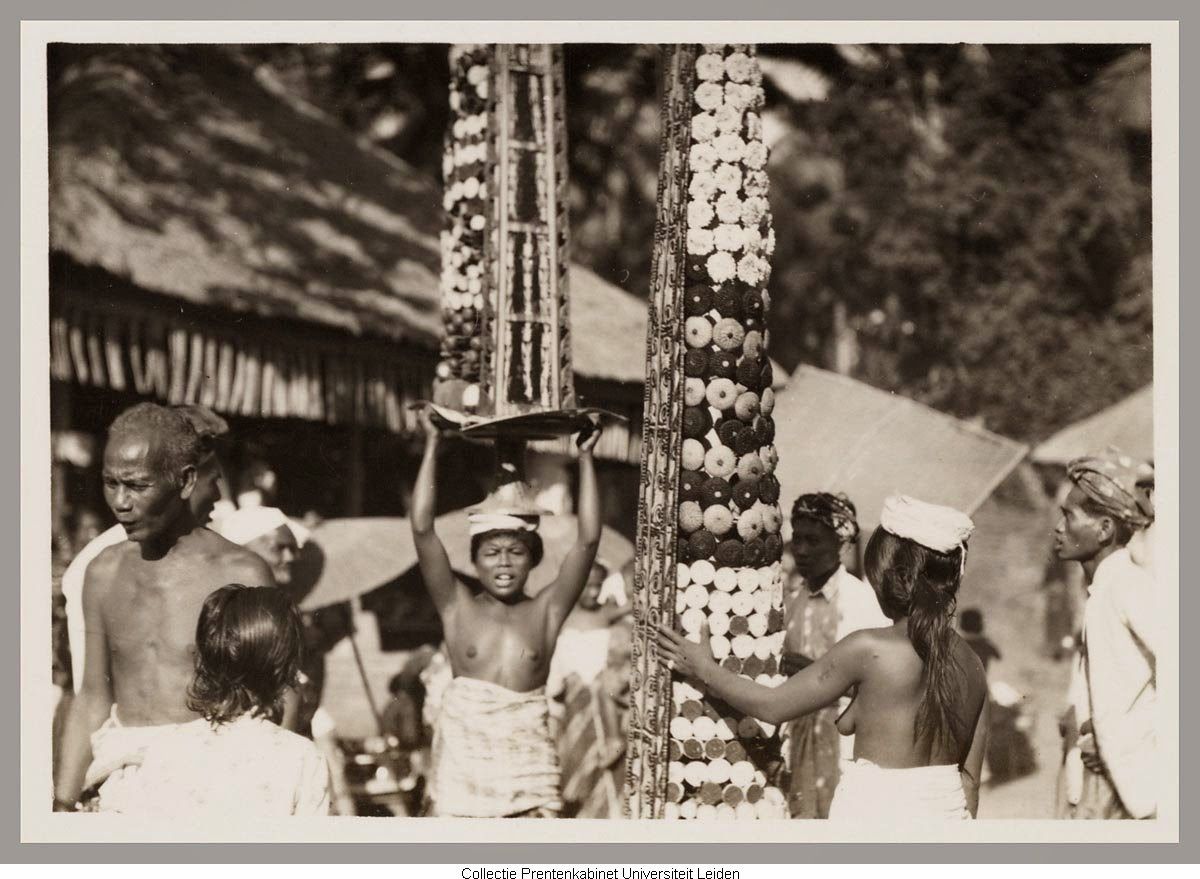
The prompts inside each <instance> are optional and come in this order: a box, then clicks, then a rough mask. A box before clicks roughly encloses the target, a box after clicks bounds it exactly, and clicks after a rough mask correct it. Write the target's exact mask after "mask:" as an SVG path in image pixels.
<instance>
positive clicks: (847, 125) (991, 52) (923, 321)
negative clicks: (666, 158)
mask: <svg viewBox="0 0 1200 879" xmlns="http://www.w3.org/2000/svg"><path fill="white" fill-rule="evenodd" d="M242 51H243V52H245V53H246V55H247V57H248V59H249V60H251V61H252V62H254V63H267V64H270V65H271V66H272V67H273V68H274V70H275V71H276V73H277V74H278V75H279V77H280V78H281V79H282V80H283V81H284V82H285V83H287V84H288V85H289V87H291V88H293V89H295V90H296V92H297V93H298V94H300V95H302V96H303V97H305V98H306V99H308V100H310V101H311V102H312V103H314V104H316V105H317V106H319V107H321V108H323V109H325V110H326V111H327V112H329V113H331V114H332V115H334V116H336V117H337V118H339V119H341V120H342V121H343V122H344V123H345V124H346V125H347V126H349V127H350V128H351V129H353V130H354V131H356V132H357V133H359V134H361V135H363V136H364V137H367V138H369V139H371V140H374V141H375V142H376V143H378V144H380V145H382V146H384V147H385V148H387V149H390V150H392V151H394V152H395V153H397V154H398V155H400V156H401V157H403V158H404V159H406V160H407V161H409V162H410V163H412V164H414V165H415V166H417V167H418V168H419V169H421V170H422V171H424V172H425V173H428V174H429V175H431V176H435V177H436V176H438V175H439V174H440V154H441V144H442V138H443V135H444V127H445V123H446V116H447V113H446V106H445V105H446V83H447V81H448V74H447V70H446V47H445V46H439V45H407V44H380V45H361V44H357V45H336V44H316V45H306V46H257V47H246V48H244V49H243V50H242ZM760 52H761V54H762V56H763V58H764V59H765V61H766V62H767V65H768V117H769V122H770V124H771V126H770V131H773V132H774V134H775V137H774V140H773V144H772V158H771V165H770V172H771V185H772V208H773V211H774V215H775V228H776V229H777V230H778V236H779V243H778V247H777V250H776V253H775V256H774V259H773V265H774V274H773V278H772V281H771V292H772V297H773V307H772V321H771V324H772V329H773V339H772V353H773V355H774V356H775V357H776V358H777V359H778V360H780V361H781V362H782V363H783V365H784V366H786V367H787V368H789V369H790V368H792V367H794V366H795V365H796V364H797V363H799V362H802V361H803V362H810V363H816V364H820V365H826V366H833V364H834V362H835V356H834V349H835V347H836V346H835V344H834V343H835V342H838V341H840V342H842V343H845V342H846V341H847V340H851V341H852V343H853V344H852V345H851V348H852V350H853V351H855V352H856V356H855V357H853V358H852V359H851V363H850V364H849V366H850V371H851V372H852V374H854V375H856V376H857V377H859V378H862V379H864V380H866V381H868V382H870V383H871V384H874V385H876V386H879V387H883V388H888V389H892V390H896V391H899V392H902V393H905V394H908V395H910V396H913V397H916V398H918V399H921V400H923V401H925V402H927V403H929V404H931V405H933V406H935V407H937V408H939V409H942V410H945V411H948V412H952V413H954V414H957V415H960V416H964V417H974V418H979V419H981V420H982V422H983V423H985V424H986V425H987V426H988V427H991V428H993V429H996V430H999V431H1001V432H1003V433H1006V434H1009V435H1012V436H1015V437H1020V438H1024V439H1030V440H1033V439H1038V438H1040V437H1043V436H1045V435H1047V434H1048V433H1050V432H1052V431H1053V430H1055V429H1057V428H1058V427H1061V426H1062V425H1064V424H1066V423H1069V422H1070V421H1073V420H1075V419H1077V418H1079V417H1082V416H1084V415H1087V414H1089V413H1090V412H1093V411H1096V410H1097V409H1099V408H1101V407H1102V406H1104V405H1107V404H1109V403H1112V402H1114V401H1116V400H1117V399H1119V398H1120V397H1121V396H1123V395H1124V394H1126V393H1128V392H1130V391H1133V390H1135V389H1137V388H1138V387H1141V386H1142V385H1144V384H1145V383H1146V382H1147V381H1149V379H1150V377H1151V361H1152V357H1151V286H1150V254H1151V246H1150V181H1149V178H1150V175H1149V168H1150V162H1149V135H1148V132H1147V131H1146V130H1145V127H1146V126H1145V125H1144V124H1140V123H1139V122H1138V121H1137V120H1138V119H1139V117H1140V115H1144V114H1142V113H1141V111H1140V110H1139V106H1138V102H1144V103H1145V105H1146V106H1148V101H1149V84H1148V83H1149V77H1148V50H1146V49H1144V48H1139V47H1127V46H1065V45H1025V46H1022V45H1001V46H986V47H985V46H963V45H937V46H922V45H905V46H861V47H832V46H818V45H811V46H810V45H765V46H762V47H760ZM657 58H658V53H657V50H656V49H655V48H654V47H652V46H639V45H570V46H568V47H567V49H566V65H565V69H566V79H567V102H568V103H567V106H568V139H569V148H570V159H571V175H572V189H571V223H572V233H573V247H574V249H575V256H576V259H578V260H579V261H580V262H582V263H584V264H586V265H588V266H590V267H592V268H593V269H594V270H596V271H597V272H598V273H599V274H601V275H602V276H604V277H606V278H608V279H609V280H611V281H613V282H614V283H617V284H619V285H621V286H623V287H625V288H626V289H628V290H630V291H631V292H634V293H637V294H639V295H645V294H646V292H647V286H648V282H649V281H648V279H649V269H650V255H651V254H650V248H651V241H652V235H653V227H654V213H655V211H654V207H655V206H654V197H655V190H656V177H657V166H658V158H659V142H658V135H659V127H658V111H659V98H660V96H659V94H658V88H659V87H658V81H657ZM771 62H778V64H777V66H778V67H779V69H780V70H783V71H784V73H786V72H787V71H788V70H791V71H793V72H794V71H796V70H800V71H805V72H807V75H808V76H809V77H810V78H815V80H817V81H820V82H823V83H824V86H825V87H824V89H823V91H824V94H823V95H816V96H815V98H816V99H814V95H812V94H800V95H797V93H796V90H795V89H794V88H789V87H788V83H787V82H786V76H784V75H782V74H781V75H778V76H775V75H773V74H772V67H771ZM1131 102H1132V106H1131Z"/></svg>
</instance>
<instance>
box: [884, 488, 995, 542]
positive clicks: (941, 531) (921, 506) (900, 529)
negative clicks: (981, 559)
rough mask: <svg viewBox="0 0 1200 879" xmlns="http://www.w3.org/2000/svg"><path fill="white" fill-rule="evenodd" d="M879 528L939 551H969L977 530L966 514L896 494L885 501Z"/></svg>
mask: <svg viewBox="0 0 1200 879" xmlns="http://www.w3.org/2000/svg"><path fill="white" fill-rule="evenodd" d="M879 526H880V527H881V528H883V529H884V530H885V531H887V532H889V533H890V534H894V535H896V536H897V537H905V538H907V539H909V540H911V541H913V542H914V543H919V544H921V546H924V547H928V548H929V549H932V550H934V551H935V552H953V551H954V550H956V549H965V548H966V544H967V540H968V538H970V536H971V532H973V531H974V530H975V523H974V522H972V521H971V517H970V516H968V515H967V514H966V513H963V512H960V511H959V510H956V509H954V508H953V507H943V506H941V505H939V504H929V503H926V502H925V501H919V500H917V499H916V498H912V497H908V496H907V495H892V496H891V497H889V498H888V499H887V500H886V501H884V502H883V512H882V513H880V514H879Z"/></svg>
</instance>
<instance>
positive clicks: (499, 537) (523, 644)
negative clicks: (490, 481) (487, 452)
mask: <svg viewBox="0 0 1200 879" xmlns="http://www.w3.org/2000/svg"><path fill="white" fill-rule="evenodd" d="M421 420H422V425H423V427H424V429H425V437H426V444H425V454H424V457H423V458H422V460H421V468H420V470H419V471H418V473H417V482H416V485H415V487H414V490H413V509H412V528H413V538H414V541H415V543H416V548H417V559H418V561H419V563H420V566H421V576H422V578H423V579H424V581H425V586H426V588H427V589H428V590H429V594H430V597H431V598H432V599H433V603H434V606H435V607H436V608H437V611H438V615H439V616H440V617H441V620H442V627H443V630H444V632H445V638H446V646H447V649H448V652H449V655H450V667H451V670H452V671H453V673H454V679H453V680H452V681H451V683H450V685H449V686H448V687H447V689H446V691H445V693H444V694H443V696H442V699H441V706H440V709H439V711H438V716H437V726H436V728H435V730H434V740H433V772H432V782H431V787H432V798H433V807H434V812H435V814H437V815H439V816H459V817H473V818H491V817H536V818H549V817H555V816H557V815H558V813H559V811H560V810H561V808H562V795H561V791H560V771H559V764H558V757H557V754H556V750H555V744H554V742H553V741H552V740H551V737H550V729H549V706H548V704H547V702H546V680H547V677H548V675H549V671H550V657H551V655H552V654H553V652H554V645H555V642H556V641H557V639H558V634H559V631H560V630H561V629H562V625H563V622H564V621H565V620H566V618H567V615H568V614H569V613H570V612H571V609H572V608H573V607H574V606H575V604H576V602H577V601H578V599H579V596H580V594H581V593H582V592H583V589H584V585H585V584H586V583H587V579H588V574H589V572H590V571H591V568H592V562H593V560H594V559H595V558H596V550H597V548H598V547H599V544H600V499H599V493H598V492H597V488H596V470H595V465H594V464H593V462H592V449H593V448H594V447H595V445H596V440H597V439H598V438H599V435H600V429H599V424H598V423H593V426H592V428H591V430H585V431H583V432H581V434H580V436H579V439H578V447H579V502H578V523H579V530H578V534H577V536H576V539H575V543H574V545H573V546H572V547H571V549H570V550H569V551H568V552H567V554H566V557H565V558H564V559H563V562H562V566H561V567H560V568H559V571H558V576H557V577H556V578H555V580H554V581H553V582H552V583H551V584H550V585H549V586H547V587H545V588H544V589H543V590H542V591H540V592H538V594H537V595H535V596H529V595H527V594H526V592H525V583H526V580H527V579H528V577H529V573H530V571H532V570H533V568H535V567H536V566H537V564H538V562H540V561H541V558H542V553H543V546H542V540H541V537H540V536H539V534H538V531H537V527H538V521H539V518H538V515H537V511H536V509H535V508H534V506H533V505H532V504H531V503H530V502H529V499H528V498H526V497H525V496H524V495H523V493H522V491H521V483H519V482H509V483H508V484H507V485H506V486H505V489H507V490H508V491H507V493H503V492H498V493H497V494H496V495H493V497H492V503H491V504H489V505H487V508H483V509H479V510H476V511H474V512H472V514H471V516H470V536H471V558H472V560H473V562H474V565H475V572H476V574H477V576H478V579H479V585H480V588H479V589H472V588H470V587H469V586H468V585H467V584H466V583H464V582H463V581H462V580H461V579H459V577H458V576H456V575H455V573H454V571H453V570H452V569H451V567H450V559H449V557H448V556H447V554H446V549H445V547H444V546H443V545H442V542H441V540H440V539H439V538H438V536H437V533H436V532H435V531H434V510H435V509H436V506H437V504H436V470H437V450H438V445H439V439H440V437H439V431H438V428H437V427H436V426H435V425H434V423H433V422H432V421H431V420H430V413H429V411H428V410H425V411H423V412H422V415H421Z"/></svg>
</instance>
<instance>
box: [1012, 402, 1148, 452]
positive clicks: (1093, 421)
mask: <svg viewBox="0 0 1200 879" xmlns="http://www.w3.org/2000/svg"><path fill="white" fill-rule="evenodd" d="M1108 446H1116V447H1117V448H1118V449H1120V450H1121V451H1122V452H1125V453H1126V454H1128V455H1132V456H1133V457H1135V458H1141V459H1142V460H1144V461H1153V460H1154V386H1153V385H1146V387H1144V388H1142V389H1141V390H1140V391H1138V392H1137V393H1134V394H1130V395H1129V396H1128V397H1126V398H1125V399H1124V400H1122V401H1121V402H1119V403H1115V404H1113V405H1112V406H1109V407H1108V408H1107V409H1101V410H1100V411H1099V412H1097V413H1096V414H1095V415H1090V416H1088V417H1087V418H1085V419H1083V420H1082V421H1076V422H1075V423H1074V424H1071V425H1068V426H1067V427H1064V428H1063V429H1062V430H1060V431H1059V432H1058V433H1056V434H1054V436H1052V437H1050V438H1049V439H1048V440H1046V441H1045V442H1044V443H1042V444H1041V445H1039V446H1038V447H1037V448H1035V449H1034V450H1033V460H1035V461H1037V462H1038V463H1039V464H1064V465H1065V464H1067V463H1068V462H1069V461H1071V460H1073V459H1074V458H1078V457H1080V456H1081V455H1090V454H1092V453H1093V452H1099V451H1102V450H1104V449H1105V448H1107V447H1108Z"/></svg>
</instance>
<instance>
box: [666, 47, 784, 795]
mask: <svg viewBox="0 0 1200 879" xmlns="http://www.w3.org/2000/svg"><path fill="white" fill-rule="evenodd" d="M695 73H696V78H695V90H694V92H693V103H694V107H693V109H694V111H695V113H694V115H693V117H692V122H691V138H690V147H689V153H688V168H689V179H688V206H687V245H686V251H687V255H686V264H685V268H684V277H685V279H686V287H685V291H684V304H683V307H684V318H683V320H684V330H683V335H684V344H685V346H686V351H685V354H684V373H685V379H684V407H685V408H684V412H683V435H684V439H683V447H682V470H681V472H680V477H679V493H678V500H679V528H678V545H677V549H676V563H677V574H678V583H677V587H676V592H675V599H676V601H675V611H676V614H677V619H678V621H679V626H680V628H682V630H683V631H684V633H686V635H687V636H688V637H689V638H691V639H692V640H696V641H698V640H699V639H700V637H701V632H702V631H703V630H704V629H705V627H706V624H707V630H708V633H709V638H710V641H709V644H710V647H711V649H712V653H713V656H714V657H715V658H716V659H717V660H718V661H719V662H720V663H721V664H722V665H723V666H725V667H726V668H728V669H729V670H730V671H733V672H735V673H736V674H739V675H742V676H744V677H747V678H749V679H751V680H754V681H757V682H758V683H760V684H764V685H766V686H777V685H779V684H781V683H783V681H784V680H785V678H784V676H783V674H782V673H781V672H780V668H779V657H780V653H781V651H782V648H783V592H782V577H781V569H780V559H781V556H782V549H783V543H782V539H781V538H780V534H779V530H780V526H781V524H782V522H783V518H782V516H781V514H780V509H779V483H778V482H777V481H776V479H775V476H774V470H775V464H776V461H777V460H778V457H777V455H776V452H775V446H774V439H775V426H774V423H773V421H772V420H771V409H772V407H773V405H774V396H773V391H772V389H771V385H772V375H771V364H770V361H769V360H768V358H767V342H768V333H767V330H766V326H765V317H766V311H767V306H768V296H767V291H766V285H767V281H768V278H769V276H770V263H769V261H768V259H769V257H770V255H771V252H772V251H773V250H774V244H775V237H774V230H773V229H772V226H771V212H770V209H769V206H768V203H767V171H766V165H767V148H766V146H765V144H764V143H763V137H762V120H761V117H760V115H759V114H760V112H761V110H762V105H763V89H762V74H761V72H760V70H759V66H758V62H757V60H756V58H755V56H754V52H753V49H752V48H751V47H748V46H737V45H710V46H705V47H704V51H703V52H701V53H699V54H698V55H697V58H696V69H695ZM672 695H673V697H674V698H673V705H674V709H675V711H674V715H675V716H674V717H673V718H672V720H671V726H670V745H669V755H668V756H669V760H670V762H669V763H668V784H667V805H666V806H665V808H664V816H665V817H680V818H776V817H784V811H783V802H784V799H783V796H782V794H781V793H780V791H779V790H778V789H777V788H775V787H773V786H771V785H770V784H768V772H770V771H772V769H773V768H774V764H775V763H777V761H778V754H779V743H778V736H777V735H776V730H775V728H774V727H772V726H771V725H770V724H766V723H760V722H759V721H756V720H754V719H753V718H748V717H743V716H741V715H738V714H737V713H736V712H734V711H732V709H729V708H728V707H727V706H723V705H719V704H715V703H713V702H711V701H708V700H706V699H705V698H704V695H703V694H702V693H701V692H699V691H698V690H696V689H695V688H693V687H692V686H690V685H689V684H687V683H685V682H682V681H676V682H674V684H673V694H672Z"/></svg>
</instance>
